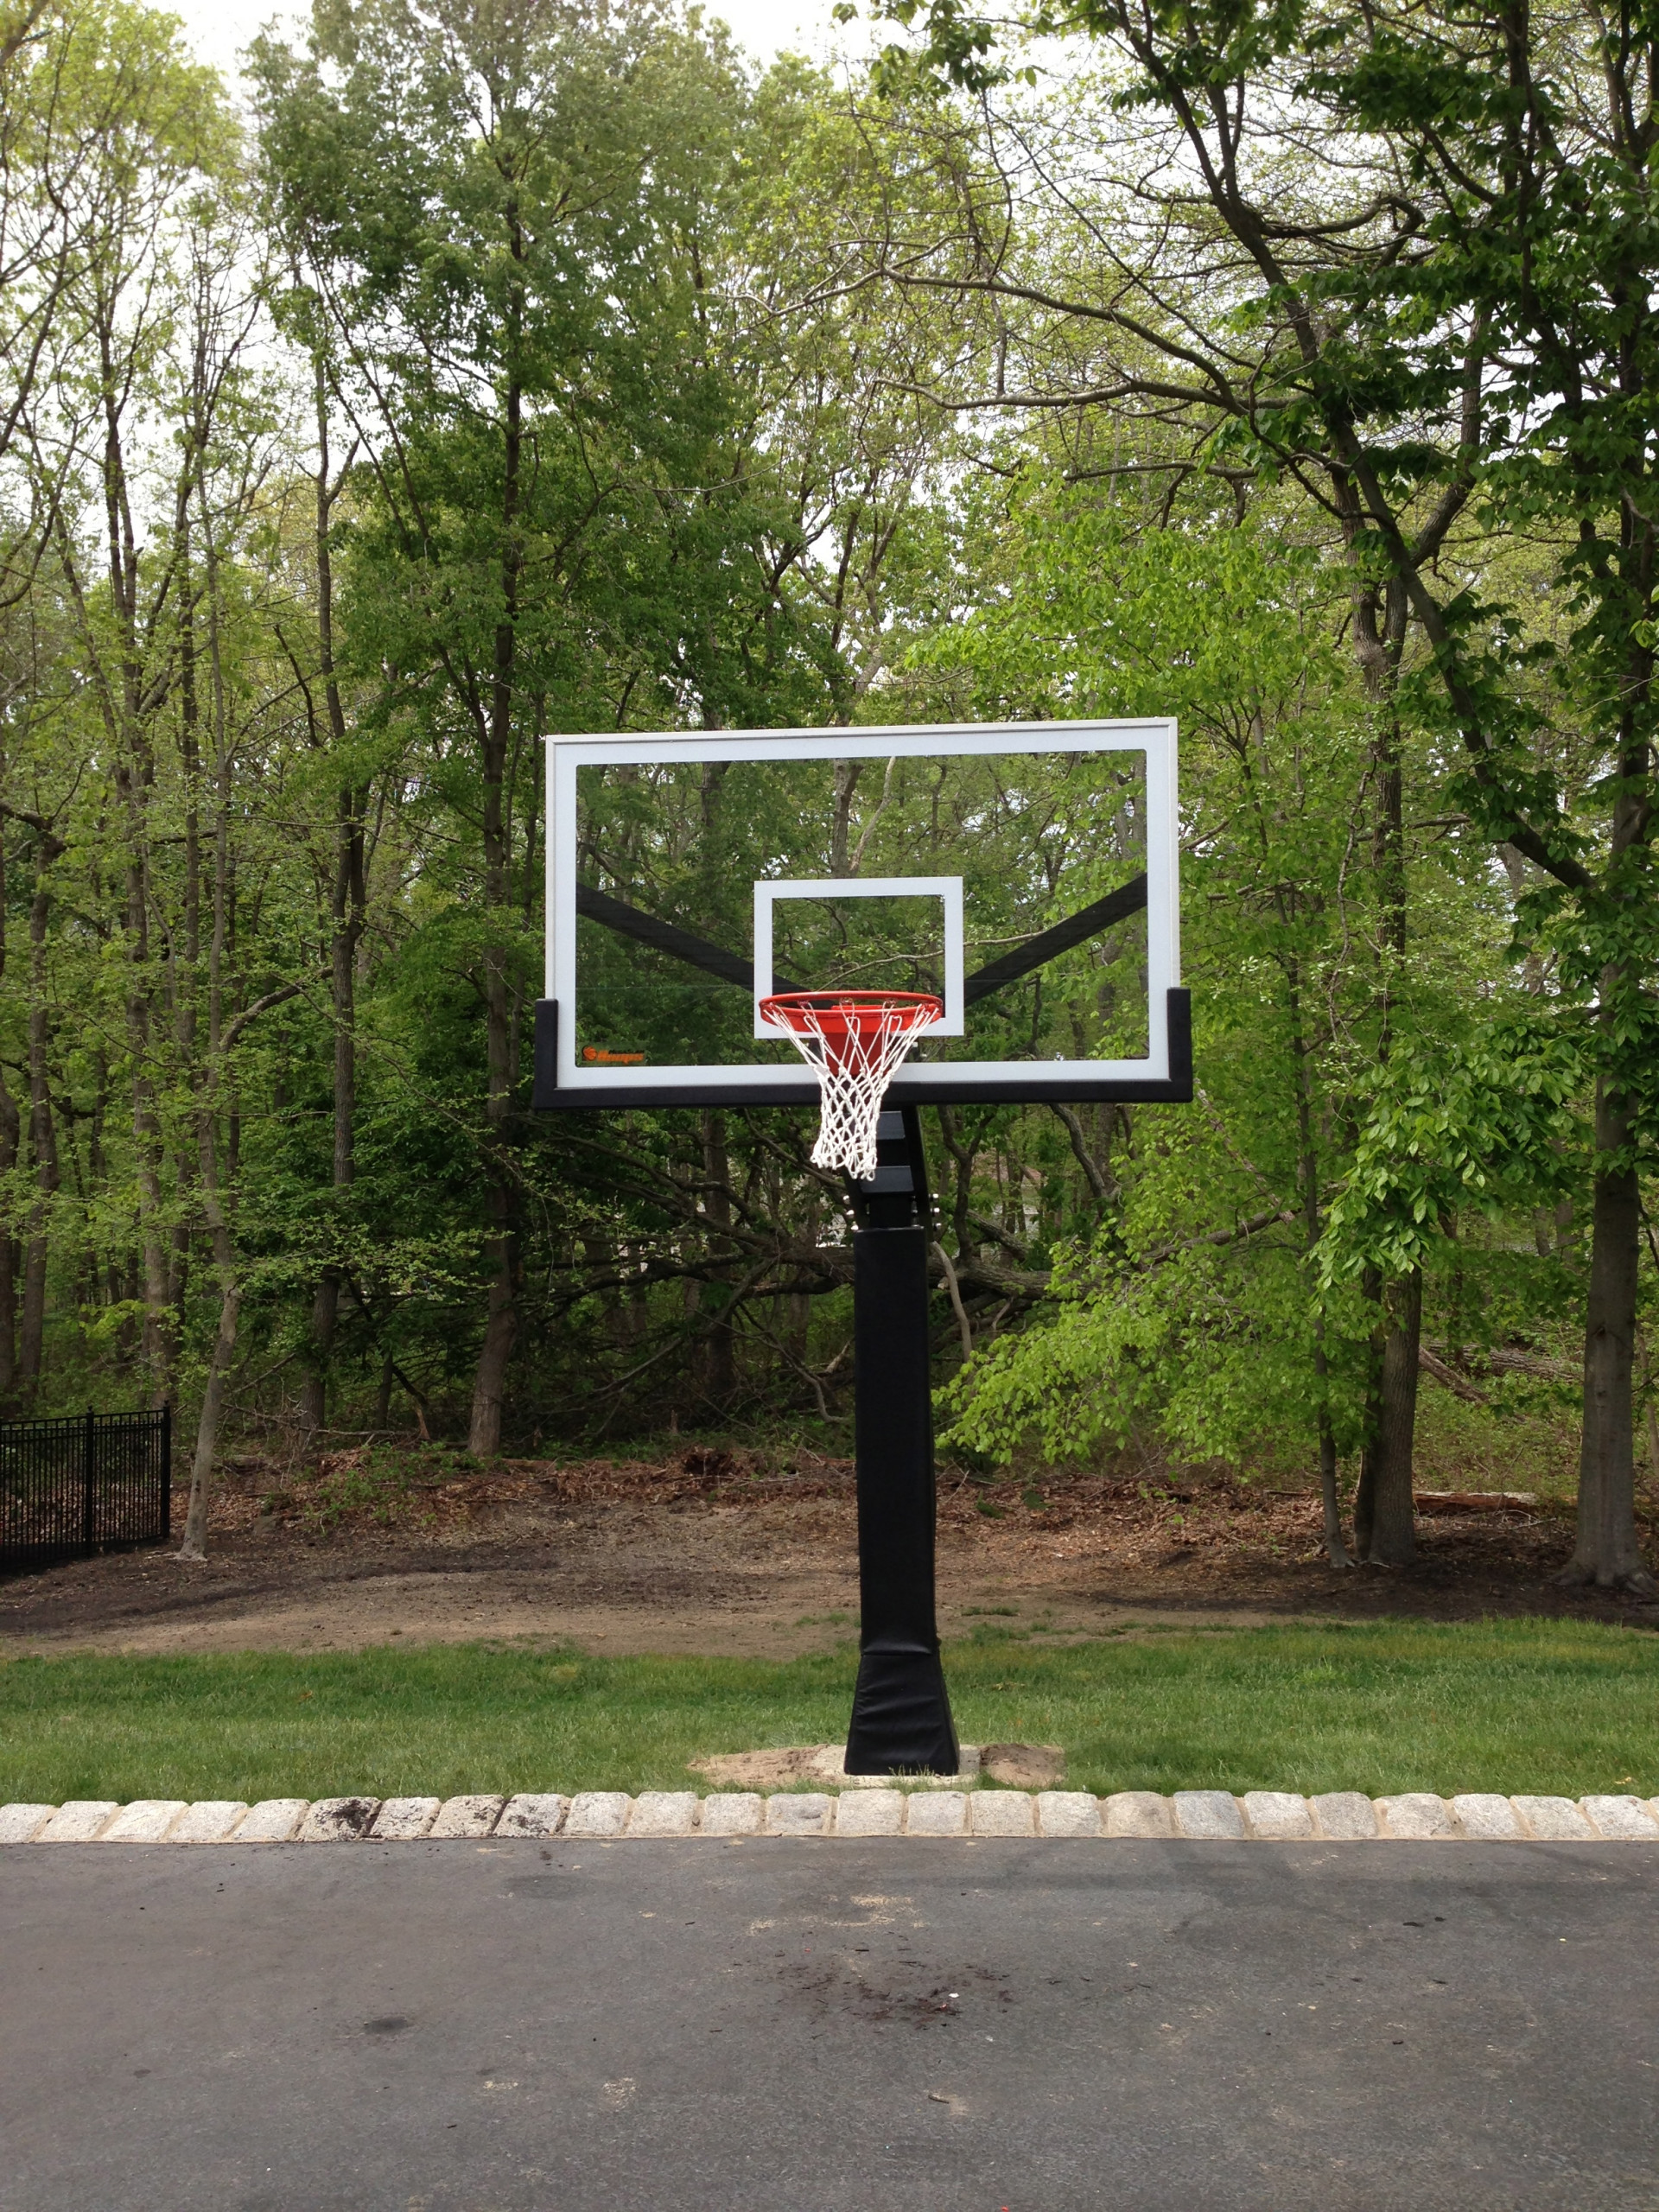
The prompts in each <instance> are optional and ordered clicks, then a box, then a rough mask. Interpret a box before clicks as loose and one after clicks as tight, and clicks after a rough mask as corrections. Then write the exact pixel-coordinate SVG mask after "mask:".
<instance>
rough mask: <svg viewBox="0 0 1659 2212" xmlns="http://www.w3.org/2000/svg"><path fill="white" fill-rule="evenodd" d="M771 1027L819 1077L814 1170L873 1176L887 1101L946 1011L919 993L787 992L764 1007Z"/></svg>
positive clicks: (763, 1003) (764, 1002)
mask: <svg viewBox="0 0 1659 2212" xmlns="http://www.w3.org/2000/svg"><path fill="white" fill-rule="evenodd" d="M943 1013H944V1001H943V1000H940V999H936V998H931V997H929V996H928V995H926V993H925V992H921V991H782V992H779V994H777V995H775V996H774V997H772V998H768V999H762V1000H761V1001H760V1019H761V1020H762V1021H764V1022H765V1023H766V1026H767V1027H768V1028H771V1029H777V1030H781V1031H782V1032H783V1033H785V1035H786V1036H788V1037H789V1038H790V1039H792V1041H793V1043H794V1045H795V1046H796V1049H797V1050H798V1052H799V1053H800V1056H801V1058H803V1059H804V1061H805V1062H806V1064H807V1065H808V1067H810V1069H811V1070H812V1071H813V1072H814V1073H815V1074H816V1075H817V1078H818V1090H819V1092H820V1094H821V1096H822V1098H823V1111H822V1114H821V1116H820V1118H819V1122H818V1141H817V1143H816V1144H815V1145H814V1146H813V1147H812V1164H813V1166H815V1167H829V1168H835V1167H842V1168H845V1170H846V1171H847V1173H848V1174H849V1175H851V1176H853V1177H855V1179H857V1180H858V1181H859V1182H861V1183H868V1181H869V1180H870V1179H871V1178H872V1177H873V1176H874V1173H875V1131H876V1124H877V1122H879V1121H880V1116H881V1100H882V1097H883V1096H884V1094H885V1093H886V1090H887V1085H888V1084H889V1083H890V1082H891V1081H892V1080H893V1074H894V1072H895V1071H896V1070H897V1069H898V1067H899V1065H900V1063H901V1062H902V1061H903V1059H904V1058H905V1056H906V1053H907V1052H909V1051H910V1048H911V1046H912V1045H913V1044H914V1043H915V1042H916V1039H917V1038H918V1035H919V1033H921V1031H922V1030H923V1029H924V1028H925V1027H926V1026H927V1024H928V1023H929V1022H930V1021H937V1020H938V1018H939V1016H940V1015H941V1014H943Z"/></svg>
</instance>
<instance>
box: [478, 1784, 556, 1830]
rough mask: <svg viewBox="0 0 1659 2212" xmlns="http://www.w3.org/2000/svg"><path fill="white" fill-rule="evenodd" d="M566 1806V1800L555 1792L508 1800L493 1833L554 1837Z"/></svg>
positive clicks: (532, 1794)
mask: <svg viewBox="0 0 1659 2212" xmlns="http://www.w3.org/2000/svg"><path fill="white" fill-rule="evenodd" d="M569 1804H570V1801H569V1798H568V1797H561V1796H559V1794H558V1792H557V1791H556V1790H548V1791H545V1792H543V1793H540V1794H537V1793H535V1792H530V1793H527V1794H526V1795H524V1796H518V1797H509V1798H508V1800H507V1804H506V1810H505V1812H504V1813H503V1814H502V1815H501V1817H500V1819H499V1821H497V1822H496V1824H495V1832H496V1834H497V1835H525V1836H547V1835H556V1834H558V1832H559V1829H560V1827H561V1826H562V1824H563V1820H564V1816H565V1814H566V1813H567V1812H568V1811H569Z"/></svg>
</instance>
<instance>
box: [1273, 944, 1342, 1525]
mask: <svg viewBox="0 0 1659 2212" xmlns="http://www.w3.org/2000/svg"><path fill="white" fill-rule="evenodd" d="M1285 918H1286V920H1287V921H1288V919H1289V918H1290V916H1289V912H1288V911H1287V912H1286V914H1285ZM1285 989H1286V996H1287V1004H1288V1007H1289V1011H1290V1049H1291V1053H1292V1058H1293V1065H1294V1070H1295V1084H1296V1146H1297V1173H1298V1176H1299V1179H1300V1183H1301V1189H1302V1223H1303V1227H1304V1230H1305V1231H1306V1237H1307V1249H1308V1251H1309V1252H1310V1254H1311V1253H1312V1252H1313V1249H1314V1247H1315V1246H1316V1245H1317V1244H1318V1243H1319V1236H1320V1232H1321V1230H1322V1228H1323V1222H1322V1219H1321V1217H1320V1212H1319V1147H1318V1146H1317V1144H1316V1143H1315V1141H1314V1137H1313V1096H1312V1094H1311V1092H1310V1090H1309V1087H1308V1071H1307V1059H1308V1052H1307V1039H1306V1035H1305V1033H1304V1027H1303V1021H1302V974H1301V963H1300V961H1299V960H1298V959H1297V958H1296V957H1295V955H1294V953H1293V954H1292V955H1291V956H1290V957H1288V958H1287V960H1286V963H1285ZM1313 1380H1314V1383H1315V1386H1316V1388H1317V1389H1318V1392H1319V1408H1318V1423H1319V1499H1320V1503H1321V1504H1322V1506H1323V1508H1324V1511H1325V1557H1326V1558H1327V1559H1328V1560H1330V1562H1331V1564H1332V1567H1351V1566H1352V1565H1353V1561H1352V1560H1351V1559H1350V1558H1349V1556H1348V1548H1347V1546H1346V1545H1345V1544H1344V1542H1343V1541H1342V1502H1341V1500H1340V1498H1339V1497H1338V1494H1337V1439H1336V1432H1335V1431H1334V1429H1333V1428H1332V1426H1331V1362H1330V1359H1329V1357H1328V1356H1327V1354H1326V1352H1325V1311H1324V1307H1323V1305H1321V1306H1320V1307H1319V1311H1318V1312H1316V1313H1315V1314H1314V1316H1313Z"/></svg>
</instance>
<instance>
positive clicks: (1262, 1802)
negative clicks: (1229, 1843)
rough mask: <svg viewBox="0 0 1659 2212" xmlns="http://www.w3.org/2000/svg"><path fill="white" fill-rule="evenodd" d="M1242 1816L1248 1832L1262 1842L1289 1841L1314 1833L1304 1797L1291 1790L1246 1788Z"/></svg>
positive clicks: (1310, 1814)
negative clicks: (1248, 1829) (1247, 1826)
mask: <svg viewBox="0 0 1659 2212" xmlns="http://www.w3.org/2000/svg"><path fill="white" fill-rule="evenodd" d="M1244 1817H1245V1819H1246V1820H1247V1821H1249V1824H1250V1834H1252V1835H1258V1836H1260V1837H1262V1840H1264V1841H1265V1842H1270V1843H1291V1842H1294V1841H1295V1840H1297V1839H1298V1838H1300V1837H1302V1836H1310V1835H1312V1834H1313V1814H1312V1813H1310V1812H1309V1811H1308V1809H1307V1800H1306V1797H1299V1796H1297V1795H1296V1794H1295V1792H1294V1790H1291V1789H1247V1790H1246V1791H1245V1793H1244Z"/></svg>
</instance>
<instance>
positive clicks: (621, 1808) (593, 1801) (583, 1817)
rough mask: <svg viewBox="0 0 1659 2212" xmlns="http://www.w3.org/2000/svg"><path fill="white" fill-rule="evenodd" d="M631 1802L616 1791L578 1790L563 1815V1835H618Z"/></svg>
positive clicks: (618, 1790)
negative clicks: (567, 1810)
mask: <svg viewBox="0 0 1659 2212" xmlns="http://www.w3.org/2000/svg"><path fill="white" fill-rule="evenodd" d="M632 1802H633V1800H632V1798H631V1797H630V1796H627V1794H626V1791H624V1790H620V1789H579V1790H578V1791H577V1792H576V1794H575V1796H574V1797H573V1798H572V1799H571V1800H570V1810H569V1812H568V1813H567V1814H566V1815H565V1816H564V1832H565V1834H566V1835H579V1836H584V1837H586V1836H600V1837H602V1836H611V1835H620V1834H622V1832H623V1830H624V1829H625V1828H626V1827H627V1825H628V1813H629V1809H630V1808H631V1807H632Z"/></svg>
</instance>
